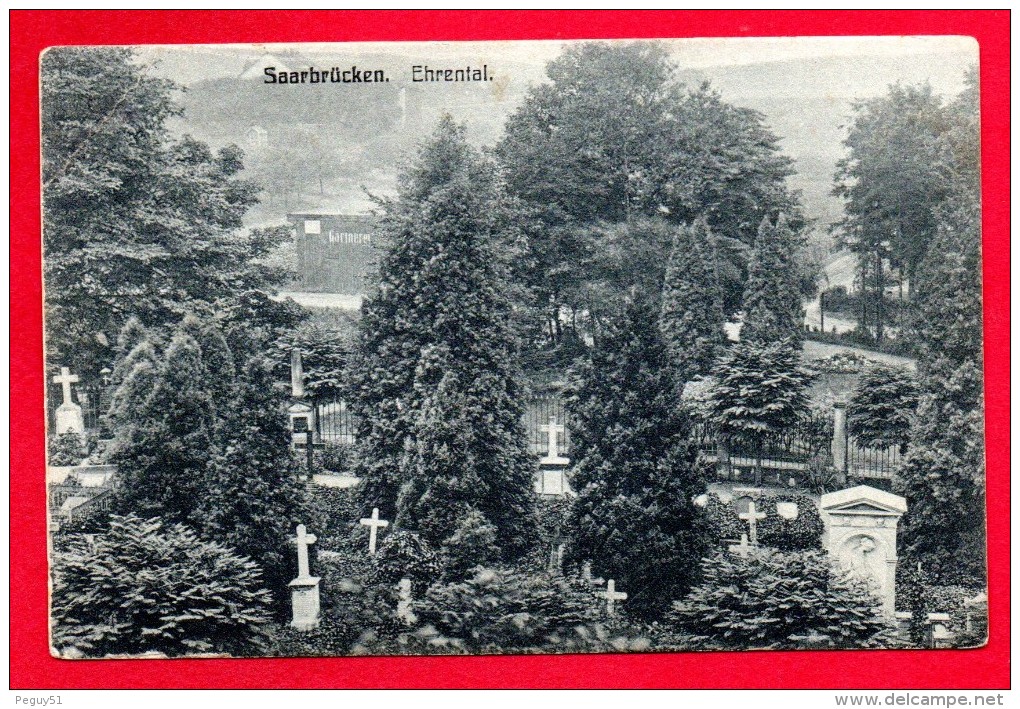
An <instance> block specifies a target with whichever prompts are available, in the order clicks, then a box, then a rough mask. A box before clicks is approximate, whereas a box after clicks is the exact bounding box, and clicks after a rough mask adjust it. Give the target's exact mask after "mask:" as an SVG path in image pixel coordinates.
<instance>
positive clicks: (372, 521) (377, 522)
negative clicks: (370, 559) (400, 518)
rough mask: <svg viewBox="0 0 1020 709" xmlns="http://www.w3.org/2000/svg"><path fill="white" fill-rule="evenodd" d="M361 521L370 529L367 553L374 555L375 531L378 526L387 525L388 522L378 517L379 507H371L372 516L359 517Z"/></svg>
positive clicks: (388, 524)
mask: <svg viewBox="0 0 1020 709" xmlns="http://www.w3.org/2000/svg"><path fill="white" fill-rule="evenodd" d="M361 523H362V524H363V525H365V526H366V527H368V528H369V529H370V530H371V531H369V533H368V553H369V554H371V555H373V556H374V555H375V538H376V533H377V532H376V530H378V529H379V527H389V526H390V523H389V522H387V521H386V520H384V519H379V508H378V507H373V508H372V516H371V517H362V518H361Z"/></svg>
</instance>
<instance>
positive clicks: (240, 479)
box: [191, 358, 306, 600]
mask: <svg viewBox="0 0 1020 709" xmlns="http://www.w3.org/2000/svg"><path fill="white" fill-rule="evenodd" d="M230 383H231V385H234V384H235V382H234V381H233V380H231V382H230ZM233 388H235V389H236V392H237V396H236V398H235V399H234V400H233V402H232V406H231V407H230V411H229V415H228V416H227V417H226V419H225V421H224V425H223V426H222V427H221V430H222V431H224V438H225V440H224V442H223V444H222V445H220V446H217V448H216V450H215V451H214V452H213V454H212V456H211V457H210V461H209V466H208V468H207V471H206V482H205V490H204V493H203V496H202V498H201V499H200V500H198V501H196V502H197V508H196V510H195V511H194V512H193V513H192V514H191V519H192V525H193V526H194V527H195V528H196V529H198V530H199V531H200V532H201V534H202V536H203V537H204V538H206V539H210V540H217V541H218V542H219V543H221V544H224V545H226V546H229V547H231V548H233V549H236V550H237V551H238V552H240V553H241V554H243V555H245V556H248V557H250V558H251V559H252V560H253V561H255V562H256V563H257V564H258V565H259V567H260V568H261V569H262V570H263V573H264V575H265V578H266V584H267V587H268V588H270V589H271V590H272V591H273V595H274V596H277V597H278V598H281V597H282V596H285V595H286V594H287V582H288V581H290V580H291V579H292V578H293V577H294V574H295V573H296V567H295V562H294V554H293V546H292V545H291V544H290V537H291V535H292V534H293V533H294V527H295V525H297V524H298V523H301V522H304V521H306V520H305V519H303V518H302V514H301V512H302V504H301V499H302V491H301V488H300V484H299V483H298V482H297V478H296V476H295V475H294V471H293V470H292V463H291V457H290V427H289V425H288V422H287V417H286V414H285V413H284V399H283V395H282V392H280V391H276V390H274V388H273V378H272V364H271V363H270V362H269V361H268V360H266V359H262V358H257V359H253V360H251V361H250V362H248V364H247V365H246V366H245V369H244V371H243V372H242V373H241V375H240V376H239V377H238V378H237V382H236V386H235V387H233ZM283 600H285V599H283Z"/></svg>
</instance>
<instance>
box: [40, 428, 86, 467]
mask: <svg viewBox="0 0 1020 709" xmlns="http://www.w3.org/2000/svg"><path fill="white" fill-rule="evenodd" d="M47 454H48V455H47V462H48V463H49V464H50V465H78V464H79V463H80V462H81V461H82V458H84V457H85V455H86V453H85V442H84V441H82V439H81V436H79V435H78V434H77V433H75V432H74V431H68V432H66V433H61V434H60V435H59V436H50V438H49V450H48V451H47Z"/></svg>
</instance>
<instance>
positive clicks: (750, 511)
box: [740, 500, 768, 545]
mask: <svg viewBox="0 0 1020 709" xmlns="http://www.w3.org/2000/svg"><path fill="white" fill-rule="evenodd" d="M766 517H768V515H767V514H765V513H764V512H757V511H756V510H755V509H754V500H751V502H749V503H748V505H747V512H741V513H740V519H742V520H746V521H747V523H748V524H749V525H750V527H751V544H754V545H757V544H758V520H760V519H765V518H766Z"/></svg>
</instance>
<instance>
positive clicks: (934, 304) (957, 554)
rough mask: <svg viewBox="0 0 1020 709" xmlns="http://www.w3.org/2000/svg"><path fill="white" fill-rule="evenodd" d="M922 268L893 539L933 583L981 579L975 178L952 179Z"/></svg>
mask: <svg viewBox="0 0 1020 709" xmlns="http://www.w3.org/2000/svg"><path fill="white" fill-rule="evenodd" d="M954 187H955V188H956V192H955V194H954V196H953V197H951V198H950V200H949V201H948V203H947V204H946V205H945V206H944V208H943V210H941V211H940V213H939V225H938V233H937V235H936V237H935V240H934V242H933V244H932V247H931V251H930V252H929V256H928V257H926V258H925V260H924V261H923V262H922V264H921V267H920V273H919V279H918V280H919V281H920V283H921V284H923V287H919V288H918V290H917V292H916V293H915V312H914V315H913V318H914V323H913V327H914V330H915V335H914V337H915V341H916V342H917V345H918V354H919V358H918V388H919V390H920V397H919V402H918V407H917V414H916V416H915V417H914V425H913V427H912V428H911V432H910V443H909V446H908V456H907V460H906V462H905V464H904V465H903V467H902V468H901V469H900V471H899V474H898V476H897V491H898V492H900V493H901V494H903V495H904V496H906V498H907V505H908V507H907V514H906V515H905V516H904V518H903V522H902V528H901V530H902V531H901V534H900V536H899V543H900V549H901V553H902V554H903V555H904V556H905V557H906V558H907V559H908V560H910V562H911V563H912V562H914V561H921V562H923V563H924V566H925V569H926V571H928V572H930V573H931V574H933V575H934V577H935V578H937V579H938V580H939V582H940V583H974V584H978V585H982V584H984V583H985V580H986V576H985V565H984V560H985V466H984V445H983V444H984V401H983V381H982V379H983V377H982V371H981V361H982V309H981V252H980V244H981V227H980V224H981V219H980V207H979V201H978V195H977V191H976V181H974V184H973V185H969V184H967V183H965V182H962V181H960V182H957V183H956V184H954Z"/></svg>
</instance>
